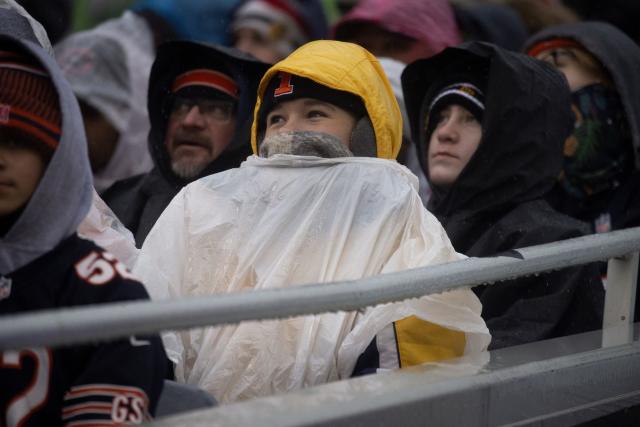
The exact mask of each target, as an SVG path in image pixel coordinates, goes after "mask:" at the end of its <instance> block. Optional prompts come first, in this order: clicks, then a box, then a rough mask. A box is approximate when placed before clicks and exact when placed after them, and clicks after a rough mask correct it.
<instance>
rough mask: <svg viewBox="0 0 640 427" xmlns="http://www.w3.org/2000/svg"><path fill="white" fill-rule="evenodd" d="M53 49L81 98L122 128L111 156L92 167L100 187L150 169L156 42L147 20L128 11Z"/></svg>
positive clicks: (76, 93)
mask: <svg viewBox="0 0 640 427" xmlns="http://www.w3.org/2000/svg"><path fill="white" fill-rule="evenodd" d="M55 55H56V59H57V61H58V63H59V64H60V68H61V69H62V71H63V73H64V75H65V77H66V78H67V80H69V82H70V83H71V88H72V89H73V92H74V93H75V95H76V96H77V97H78V99H80V100H81V101H83V102H85V103H87V104H88V105H90V106H92V107H93V108H95V109H96V110H98V111H99V112H100V113H101V114H102V115H103V116H104V117H105V118H106V119H107V120H108V121H109V123H111V125H112V126H113V127H114V128H115V129H116V130H117V131H118V133H119V134H120V137H119V140H118V143H117V146H116V148H115V150H114V152H113V155H112V157H111V159H110V160H109V162H108V163H107V164H106V166H105V167H104V168H103V169H102V170H100V171H97V172H94V177H93V178H94V186H95V187H96V190H97V191H98V192H102V191H104V190H106V189H107V188H108V187H109V186H110V185H111V184H113V183H114V182H116V181H119V180H122V179H125V178H129V177H131V176H134V175H137V174H141V173H145V172H148V171H149V170H151V168H152V166H153V162H152V160H151V155H150V154H149V149H148V146H147V136H148V134H149V126H150V124H149V118H148V114H147V87H148V86H149V73H150V70H151V64H152V63H153V59H154V55H155V48H154V47H153V40H152V36H151V32H150V30H149V29H148V26H147V24H146V23H145V21H144V20H143V19H142V18H140V17H138V16H136V15H135V14H133V13H132V12H125V13H124V14H123V15H122V16H120V17H119V18H115V19H111V20H109V21H106V22H105V23H103V24H101V25H99V26H98V27H96V28H94V29H92V30H89V31H82V32H79V33H74V34H72V35H70V36H69V37H67V38H65V39H64V40H62V41H61V42H60V43H58V44H57V45H56V46H55Z"/></svg>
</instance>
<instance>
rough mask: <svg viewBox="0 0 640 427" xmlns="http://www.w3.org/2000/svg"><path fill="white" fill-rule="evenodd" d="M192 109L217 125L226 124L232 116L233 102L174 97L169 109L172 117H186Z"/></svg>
mask: <svg viewBox="0 0 640 427" xmlns="http://www.w3.org/2000/svg"><path fill="white" fill-rule="evenodd" d="M193 107H198V111H199V112H200V114H201V115H203V116H204V117H206V118H207V119H209V120H212V121H215V122H217V123H228V122H229V121H230V120H231V119H232V118H233V116H234V110H235V102H233V101H226V100H222V99H208V98H184V97H180V96H178V97H175V98H174V101H173V106H172V108H171V115H172V116H174V117H179V118H181V117H184V116H186V115H187V114H188V113H189V112H190V111H191V109H192V108H193Z"/></svg>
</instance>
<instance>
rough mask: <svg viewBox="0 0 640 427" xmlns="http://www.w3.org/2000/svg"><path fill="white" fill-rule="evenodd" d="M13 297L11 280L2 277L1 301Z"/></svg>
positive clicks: (0, 280) (0, 281) (0, 285)
mask: <svg viewBox="0 0 640 427" xmlns="http://www.w3.org/2000/svg"><path fill="white" fill-rule="evenodd" d="M10 296H11V279H9V278H8V277H4V276H0V301H2V300H3V299H6V298H9V297H10Z"/></svg>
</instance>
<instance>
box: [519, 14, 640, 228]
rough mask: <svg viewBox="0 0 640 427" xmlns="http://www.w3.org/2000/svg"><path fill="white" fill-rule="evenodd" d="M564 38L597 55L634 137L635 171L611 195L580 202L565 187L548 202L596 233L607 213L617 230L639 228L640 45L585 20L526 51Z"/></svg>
mask: <svg viewBox="0 0 640 427" xmlns="http://www.w3.org/2000/svg"><path fill="white" fill-rule="evenodd" d="M552 38H566V39H571V40H575V41H576V42H578V43H579V44H580V45H582V46H583V47H584V49H585V50H586V51H587V52H589V53H590V54H591V55H593V56H594V57H595V58H596V59H597V60H598V61H599V62H600V64H602V66H603V67H604V68H605V70H606V71H607V72H608V73H609V75H610V77H611V79H612V80H613V84H614V85H615V89H616V91H617V92H618V94H619V95H620V98H621V101H622V105H623V107H624V111H625V115H626V119H627V123H628V125H629V129H630V133H631V144H632V145H633V155H634V163H635V170H634V172H633V173H632V174H631V175H630V176H629V177H628V179H627V180H626V182H623V183H622V185H621V186H620V187H618V188H616V189H614V190H613V191H608V192H604V193H603V194H596V195H593V196H591V197H589V198H588V199H586V200H576V199H574V198H572V197H571V196H569V195H568V194H567V193H566V192H564V191H562V189H561V188H556V189H554V191H553V193H552V194H551V195H550V197H549V201H550V203H551V204H552V206H554V207H555V208H556V209H558V210H559V211H561V212H563V213H566V214H567V215H570V216H572V217H575V218H578V219H580V220H583V221H587V222H589V223H590V224H591V228H592V231H595V230H597V229H598V228H600V227H596V220H597V219H598V218H599V217H601V216H602V215H603V214H604V215H608V217H609V223H610V226H609V227H607V229H611V230H616V229H620V228H626V227H634V226H638V225H640V203H639V202H638V197H637V195H638V193H639V192H640V98H639V97H638V96H637V94H638V93H640V78H638V73H640V47H638V45H637V44H636V43H634V42H633V40H631V39H630V38H629V37H628V36H627V35H625V34H624V33H623V32H621V31H620V30H618V29H617V28H615V27H614V26H612V25H610V24H607V23H604V22H581V23H576V24H566V25H559V26H555V27H550V28H548V29H546V30H543V31H541V32H540V33H538V34H536V35H535V36H534V37H532V38H530V39H529V40H528V41H527V43H526V45H525V51H526V50H527V49H529V48H530V47H532V46H533V45H535V44H537V43H538V42H541V41H544V40H548V39H552Z"/></svg>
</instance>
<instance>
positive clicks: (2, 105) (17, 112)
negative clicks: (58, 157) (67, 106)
mask: <svg viewBox="0 0 640 427" xmlns="http://www.w3.org/2000/svg"><path fill="white" fill-rule="evenodd" d="M61 123H62V114H61V112H60V106H59V103H58V93H57V91H56V89H55V87H54V85H53V82H52V81H51V78H50V77H49V74H48V73H47V71H46V70H45V69H44V68H43V67H42V66H41V65H40V64H39V63H37V62H36V61H35V60H33V59H31V58H30V57H27V56H25V55H23V54H21V53H19V52H15V51H12V50H7V49H6V48H0V127H3V128H9V129H12V130H14V131H17V132H19V133H20V134H22V135H25V136H26V137H27V138H30V139H31V140H34V141H35V142H37V143H42V144H44V145H45V146H46V147H47V148H48V149H50V150H55V148H56V147H57V146H58V144H59V143H60V134H61V129H60V127H61Z"/></svg>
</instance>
